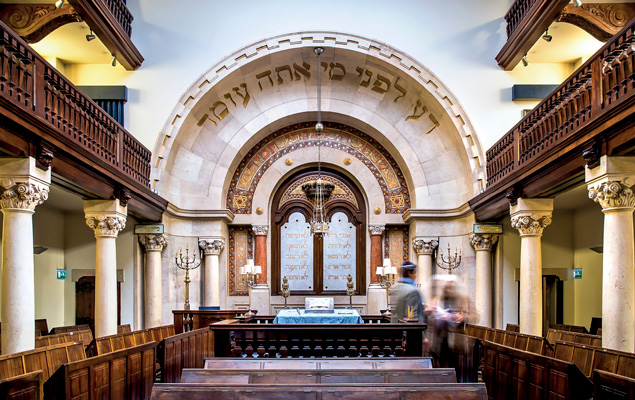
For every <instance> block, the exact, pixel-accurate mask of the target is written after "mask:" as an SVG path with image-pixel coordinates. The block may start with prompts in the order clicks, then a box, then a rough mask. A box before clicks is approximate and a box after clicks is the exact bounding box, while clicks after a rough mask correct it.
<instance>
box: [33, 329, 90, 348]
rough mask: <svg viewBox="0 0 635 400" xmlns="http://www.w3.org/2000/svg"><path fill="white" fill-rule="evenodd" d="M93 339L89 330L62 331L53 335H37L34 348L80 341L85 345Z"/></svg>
mask: <svg viewBox="0 0 635 400" xmlns="http://www.w3.org/2000/svg"><path fill="white" fill-rule="evenodd" d="M92 340H93V333H92V332H91V331H90V330H84V331H75V332H64V333H58V334H55V335H47V336H39V337H36V338H35V348H39V347H46V346H52V345H55V344H61V343H72V342H80V343H82V344H83V345H84V346H85V347H86V346H88V345H89V344H90V342H91V341H92Z"/></svg>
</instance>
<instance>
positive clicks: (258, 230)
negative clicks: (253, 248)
mask: <svg viewBox="0 0 635 400" xmlns="http://www.w3.org/2000/svg"><path fill="white" fill-rule="evenodd" d="M251 229H252V230H253V231H254V235H256V236H267V234H268V233H269V225H252V227H251Z"/></svg>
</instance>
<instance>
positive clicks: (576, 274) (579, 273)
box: [573, 268, 582, 279]
mask: <svg viewBox="0 0 635 400" xmlns="http://www.w3.org/2000/svg"><path fill="white" fill-rule="evenodd" d="M573 279H582V268H574V269H573Z"/></svg>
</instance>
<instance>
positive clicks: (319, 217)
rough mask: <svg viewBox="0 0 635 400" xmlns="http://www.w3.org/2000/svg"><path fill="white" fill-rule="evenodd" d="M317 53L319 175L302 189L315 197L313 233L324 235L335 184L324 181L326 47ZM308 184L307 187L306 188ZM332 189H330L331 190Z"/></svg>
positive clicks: (317, 49)
mask: <svg viewBox="0 0 635 400" xmlns="http://www.w3.org/2000/svg"><path fill="white" fill-rule="evenodd" d="M314 52H315V54H316V55H317V123H316V124H315V131H316V133H317V153H318V176H317V180H316V181H315V184H306V185H303V186H302V189H303V190H304V191H305V192H306V193H307V195H308V196H309V197H312V198H313V216H312V217H311V223H310V225H311V234H315V235H323V234H325V233H327V232H328V231H329V222H328V219H327V217H326V215H325V213H324V202H325V199H326V198H328V197H329V195H330V192H331V191H332V190H333V189H334V186H333V185H331V184H328V183H325V182H323V181H322V151H321V150H322V131H323V130H324V125H322V69H321V68H320V66H321V65H322V64H321V56H322V53H324V48H322V47H316V48H315V49H314ZM305 186H306V188H305ZM329 189H330V190H329Z"/></svg>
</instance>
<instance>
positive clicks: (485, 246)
mask: <svg viewBox="0 0 635 400" xmlns="http://www.w3.org/2000/svg"><path fill="white" fill-rule="evenodd" d="M497 242H498V235H491V234H486V233H477V234H475V233H473V234H471V235H470V244H471V245H472V247H473V248H474V250H476V251H481V250H487V251H491V250H492V248H494V245H495V244H496V243H497Z"/></svg>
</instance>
